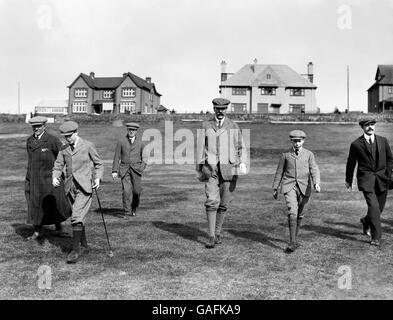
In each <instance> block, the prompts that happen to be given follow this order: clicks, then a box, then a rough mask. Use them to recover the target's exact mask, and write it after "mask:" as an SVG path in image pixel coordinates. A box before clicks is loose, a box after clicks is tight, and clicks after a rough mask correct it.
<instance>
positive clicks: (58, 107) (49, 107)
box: [34, 100, 68, 115]
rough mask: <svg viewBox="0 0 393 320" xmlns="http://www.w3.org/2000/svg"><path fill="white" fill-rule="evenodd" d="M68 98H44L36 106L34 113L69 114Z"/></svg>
mask: <svg viewBox="0 0 393 320" xmlns="http://www.w3.org/2000/svg"><path fill="white" fill-rule="evenodd" d="M67 112H68V100H42V101H40V102H39V103H38V104H37V105H36V106H34V114H46V115H56V114H67Z"/></svg>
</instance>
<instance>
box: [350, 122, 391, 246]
mask: <svg viewBox="0 0 393 320" xmlns="http://www.w3.org/2000/svg"><path fill="white" fill-rule="evenodd" d="M376 122H377V121H376V119H374V118H372V117H366V118H363V119H361V120H360V121H359V125H360V127H361V128H362V130H363V134H362V135H361V136H360V137H359V138H357V139H356V140H355V141H353V142H352V143H351V147H350V149H349V155H348V159H347V165H346V174H345V186H346V188H347V190H348V191H349V192H351V191H352V180H353V173H354V170H355V166H356V164H357V173H356V178H357V184H358V189H359V191H362V192H363V195H364V198H365V199H366V202H367V207H368V210H367V214H366V216H365V217H363V218H361V219H360V222H361V223H362V225H363V233H364V234H365V235H368V236H370V235H371V241H370V244H371V245H374V246H379V245H380V243H381V236H382V232H381V213H382V211H383V209H384V207H385V203H386V197H387V193H388V187H389V184H390V179H391V177H392V168H393V158H392V152H391V149H390V146H389V143H388V141H387V139H386V138H385V137H382V136H379V135H376V134H375V124H376Z"/></svg>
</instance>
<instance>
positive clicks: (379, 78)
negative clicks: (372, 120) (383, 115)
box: [367, 64, 393, 113]
mask: <svg viewBox="0 0 393 320" xmlns="http://www.w3.org/2000/svg"><path fill="white" fill-rule="evenodd" d="M367 91H368V112H371V113H380V112H384V111H389V110H393V65H382V64H380V65H378V68H377V73H376V74H375V83H374V84H373V85H372V86H371V87H370V88H369V89H368V90H367Z"/></svg>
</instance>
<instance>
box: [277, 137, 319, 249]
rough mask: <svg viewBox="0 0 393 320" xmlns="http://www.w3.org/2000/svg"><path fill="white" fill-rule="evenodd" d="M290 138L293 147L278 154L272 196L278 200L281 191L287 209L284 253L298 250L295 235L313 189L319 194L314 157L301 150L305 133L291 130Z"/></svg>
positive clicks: (303, 149)
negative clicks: (286, 237)
mask: <svg viewBox="0 0 393 320" xmlns="http://www.w3.org/2000/svg"><path fill="white" fill-rule="evenodd" d="M289 138H290V140H291V144H292V148H291V150H289V151H288V152H284V153H283V154H282V155H281V158H280V161H279V163H278V166H277V170H276V174H275V175H274V180H273V197H274V198H275V199H277V197H278V190H279V188H281V191H282V193H283V194H284V197H285V202H286V205H287V208H288V228H289V244H288V247H287V248H286V249H285V252H286V253H292V252H294V251H295V250H296V249H297V248H298V247H299V243H298V240H297V236H298V234H299V230H300V227H301V223H302V219H303V217H304V212H303V210H304V207H305V205H306V204H307V202H308V201H309V199H310V196H311V189H312V186H313V187H314V189H315V191H316V192H320V191H321V187H320V183H321V178H320V172H319V168H318V165H317V163H316V161H315V157H314V154H313V153H312V152H311V151H309V150H307V149H305V148H303V144H304V139H305V138H306V134H305V132H304V131H302V130H293V131H291V132H290V133H289ZM311 182H312V184H311Z"/></svg>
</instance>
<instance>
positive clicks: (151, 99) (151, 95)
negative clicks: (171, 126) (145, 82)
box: [149, 93, 153, 101]
mask: <svg viewBox="0 0 393 320" xmlns="http://www.w3.org/2000/svg"><path fill="white" fill-rule="evenodd" d="M149 100H150V101H153V94H152V93H149Z"/></svg>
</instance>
